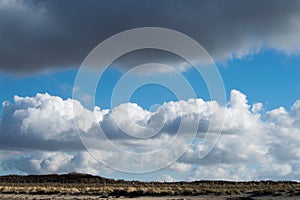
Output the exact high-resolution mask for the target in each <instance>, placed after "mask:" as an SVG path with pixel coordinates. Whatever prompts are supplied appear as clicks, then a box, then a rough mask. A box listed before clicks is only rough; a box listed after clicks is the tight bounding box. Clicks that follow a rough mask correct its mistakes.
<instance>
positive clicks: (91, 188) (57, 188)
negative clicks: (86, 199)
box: [0, 173, 300, 197]
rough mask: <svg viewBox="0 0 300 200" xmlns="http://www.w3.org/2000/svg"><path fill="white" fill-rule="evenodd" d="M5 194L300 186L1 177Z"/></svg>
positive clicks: (237, 191)
mask: <svg viewBox="0 0 300 200" xmlns="http://www.w3.org/2000/svg"><path fill="white" fill-rule="evenodd" d="M0 192H1V193H17V194H22V193H23V194H82V195H84V194H88V195H101V196H104V197H108V196H115V197H119V196H126V197H137V196H166V195H208V194H214V195H241V194H247V193H248V194H249V193H251V194H252V196H262V195H274V196H276V195H282V194H290V195H299V194H300V183H298V182H290V181H278V182H274V181H259V182H256V181H251V182H230V181H194V182H172V183H162V182H139V181H124V180H113V179H107V178H103V177H99V176H92V175H88V174H79V173H70V174H62V175H57V174H51V175H28V176H19V175H9V176H1V177H0Z"/></svg>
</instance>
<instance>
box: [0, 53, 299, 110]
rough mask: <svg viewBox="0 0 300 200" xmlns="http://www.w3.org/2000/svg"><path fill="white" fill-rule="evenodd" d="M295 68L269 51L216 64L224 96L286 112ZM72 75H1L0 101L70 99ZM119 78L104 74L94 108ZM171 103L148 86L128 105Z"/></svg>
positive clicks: (290, 58) (192, 75)
mask: <svg viewBox="0 0 300 200" xmlns="http://www.w3.org/2000/svg"><path fill="white" fill-rule="evenodd" d="M299 65H300V58H299V56H295V55H287V54H285V53H280V52H277V51H275V50H272V49H266V50H263V51H262V52H260V53H258V54H255V55H249V56H247V57H246V58H242V59H232V60H229V61H228V62H226V63H217V66H218V69H219V71H220V73H221V75H222V78H223V81H224V85H225V89H226V94H227V96H229V94H230V91H231V90H232V89H238V90H240V91H242V92H244V93H245V94H247V95H248V100H249V103H250V104H252V103H255V102H262V103H264V106H265V109H266V110H270V109H274V108H276V107H279V106H283V107H285V108H287V109H289V108H290V106H291V105H292V104H293V103H294V102H295V101H296V100H297V99H300V93H299V92H298V91H300V83H299V81H300V79H299V76H300V67H299ZM76 72H77V70H76V69H66V70H54V71H52V72H44V73H42V74H35V75H27V76H13V75H11V74H6V73H1V82H0V85H1V96H0V98H1V99H0V100H1V102H3V101H12V100H13V97H14V95H19V96H34V95H35V94H36V93H45V92H47V93H49V94H51V95H56V96H60V97H62V98H64V99H66V98H71V97H72V88H73V84H74V80H75V77H76ZM184 75H185V77H186V78H187V79H188V80H189V81H190V83H191V84H192V86H193V88H195V91H196V94H197V97H198V98H203V99H205V100H210V97H209V93H208V91H207V88H206V86H205V83H204V82H203V80H202V79H201V78H200V77H199V75H198V74H197V73H196V72H195V71H194V70H193V69H190V70H189V71H187V72H184ZM121 76H122V71H121V70H119V69H117V68H110V69H109V70H107V72H106V73H105V75H104V76H103V78H102V79H101V83H103V85H104V86H103V87H101V88H98V89H99V90H98V91H97V92H96V97H95V101H96V105H98V106H100V107H101V108H111V105H110V103H111V102H110V98H111V93H112V91H113V88H114V85H115V84H116V82H117V81H118V79H119V78H120V77H121ZM99 87H100V86H99ZM153 93H155V95H153ZM171 100H173V101H175V100H176V96H175V95H174V94H173V93H172V92H171V91H170V90H168V89H167V88H164V87H162V86H159V85H154V84H150V85H147V86H143V87H141V88H140V89H139V90H137V91H135V93H134V94H133V96H132V99H131V102H134V103H138V104H139V105H140V106H142V107H143V108H145V109H149V108H150V107H151V106H152V105H153V104H162V103H164V102H168V101H171ZM1 110H2V108H1Z"/></svg>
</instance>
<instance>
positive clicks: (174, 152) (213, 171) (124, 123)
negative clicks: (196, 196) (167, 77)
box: [0, 90, 300, 180]
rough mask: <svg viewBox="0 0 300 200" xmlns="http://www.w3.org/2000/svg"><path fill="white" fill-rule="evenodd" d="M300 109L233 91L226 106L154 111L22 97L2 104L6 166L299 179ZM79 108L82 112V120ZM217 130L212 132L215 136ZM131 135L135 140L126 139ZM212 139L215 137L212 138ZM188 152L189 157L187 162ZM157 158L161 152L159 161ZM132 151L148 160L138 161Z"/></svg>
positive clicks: (0, 138)
mask: <svg viewBox="0 0 300 200" xmlns="http://www.w3.org/2000/svg"><path fill="white" fill-rule="evenodd" d="M299 102H300V101H299V100H298V101H296V102H295V104H294V105H292V106H291V108H290V109H289V110H287V109H285V108H283V107H279V108H276V109H273V110H270V111H265V110H262V109H261V108H262V107H263V105H262V104H261V103H255V104H253V105H249V103H248V101H247V97H246V95H245V94H243V93H241V92H240V91H237V90H232V91H231V95H230V100H229V102H228V104H227V105H223V106H221V105H218V103H217V102H214V101H203V100H202V99H189V100H187V101H178V102H166V103H164V104H163V105H161V106H160V107H158V109H157V110H156V111H154V112H150V111H147V110H144V109H143V108H141V107H140V106H138V105H137V104H132V103H127V104H122V105H120V106H118V107H115V108H113V109H110V110H102V109H101V108H99V107H95V108H94V109H93V110H87V109H85V108H84V107H83V106H82V105H81V104H80V102H78V101H76V100H71V99H66V100H64V99H62V98H60V97H57V96H51V95H49V94H47V93H46V94H37V95H36V96H34V97H18V96H15V98H14V102H13V103H11V102H4V103H3V115H2V119H1V124H0V144H1V146H0V148H1V151H0V154H1V155H0V157H1V158H2V159H1V160H2V162H1V164H0V166H1V168H2V170H3V171H8V170H10V169H14V170H17V171H19V172H22V173H63V172H69V171H80V172H88V173H92V174H101V173H112V169H108V168H107V167H112V168H114V167H115V168H117V166H124V167H123V168H122V169H123V170H130V169H137V170H140V171H142V170H145V171H147V170H151V169H156V168H159V167H161V166H162V164H165V166H166V167H167V168H165V169H163V170H164V171H162V174H166V175H170V174H171V175H172V174H173V173H174V172H176V173H178V174H185V175H187V178H186V179H187V180H194V179H230V180H258V179H275V180H288V179H289V180H291V179H292V180H298V177H299V171H300V162H299V160H300V149H299V146H300V139H299V132H300V126H299V119H300V114H299V108H300V103H299ZM73 106H75V107H76V108H77V112H76V113H75V116H74V113H73ZM197 108H198V109H197ZM220 110H225V111H226V112H225V113H226V115H225V119H224V127H223V132H222V135H221V137H220V139H219V141H218V143H217V144H216V145H215V147H214V148H213V149H212V151H211V152H210V153H209V154H208V155H207V156H205V157H204V158H202V159H200V158H199V154H200V153H201V152H203V151H206V150H207V148H208V146H207V145H206V144H205V143H203V142H204V141H203V135H202V134H203V133H204V131H206V130H207V126H208V125H209V123H210V120H211V117H212V116H214V115H216V116H217V115H218V114H219V113H220ZM114 113H115V114H117V115H116V116H117V119H116V118H114V115H113V114H114ZM197 115H199V118H200V120H199V126H198V128H197V131H198V135H197V137H196V138H195V140H194V141H193V143H192V144H191V145H190V143H189V142H190V141H191V138H190V137H189V136H190V133H189V131H190V130H189V128H188V127H189V126H190V124H192V123H195V122H197V121H196V120H195V119H196V117H195V116H197ZM76 119H78V122H80V123H79V124H77V130H78V131H79V133H80V135H81V136H84V137H86V138H88V139H89V140H88V141H91V144H92V145H91V147H92V148H89V152H87V151H86V150H85V149H84V147H83V145H82V144H81V142H80V140H79V138H78V135H77V133H76V132H75V131H74V124H73V122H74V120H76ZM116 121H117V122H116ZM217 122H218V121H217ZM161 123H162V124H163V125H162V124H161ZM179 123H183V124H185V125H184V127H186V128H185V129H183V130H184V132H183V133H182V135H181V136H180V137H175V136H176V135H175V133H176V130H177V129H178V127H179ZM215 125H216V124H212V125H211V126H212V129H211V130H214V126H215ZM99 127H102V129H103V130H104V131H105V133H106V134H107V137H108V138H109V139H110V141H111V142H112V143H114V144H115V145H117V146H118V147H120V148H122V149H123V151H121V150H120V151H116V150H114V149H111V148H109V147H111V146H109V145H110V142H108V141H107V138H104V137H100V136H99V133H100V132H99V130H100V129H99ZM203 127H204V128H203ZM126 128H127V129H126ZM128 130H131V133H130V134H131V135H128V134H127V133H126V131H128ZM151 131H152V132H151ZM153 131H157V132H158V134H157V135H154V136H149V135H147V134H148V133H149V132H150V133H155V132H153ZM213 134H214V133H213V132H211V133H208V135H209V136H212V135H213ZM137 136H139V138H136V137H137ZM142 136H143V137H146V138H143V137H142ZM210 139H211V137H207V140H210ZM170 141H174V145H171V146H170V147H169V148H164V147H165V146H166V145H167V144H169V143H170ZM184 150H187V151H186V152H185V153H184V154H183V155H182V156H181V152H182V151H184ZM153 151H154V152H155V151H157V153H153V154H152V153H151V152H153ZM130 152H134V153H138V154H139V153H140V154H141V156H140V157H138V159H137V157H135V156H133V154H131V153H130ZM178 157H180V158H179V159H177V160H176V162H174V163H173V161H174V158H178ZM95 158H96V159H98V160H101V161H102V162H103V163H104V164H106V165H103V163H102V164H101V162H98V161H97V160H96V159H95ZM166 161H170V162H166ZM170 164H171V165H170ZM99 169H101V170H103V171H100V170H99ZM169 173H170V174H169ZM172 176H173V175H172ZM175 178H176V179H177V177H175Z"/></svg>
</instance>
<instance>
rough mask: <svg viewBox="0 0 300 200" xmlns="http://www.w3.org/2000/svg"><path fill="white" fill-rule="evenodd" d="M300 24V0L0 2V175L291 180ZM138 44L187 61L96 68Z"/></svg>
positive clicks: (298, 117)
mask: <svg viewBox="0 0 300 200" xmlns="http://www.w3.org/2000/svg"><path fill="white" fill-rule="evenodd" d="M299 20H300V2H299V1H289V2H284V1H277V0H275V1H248V2H241V1H237V0H229V1H218V0H213V1H189V3H186V2H184V1H180V0H175V1H174V0H173V1H169V0H166V1H163V2H161V1H156V0H154V1H137V0H128V1H117V0H113V1H96V0H87V1H83V0H73V1H71V0H66V1H58V0H51V1H50V0H30V1H23V0H3V1H1V2H0V44H1V45H0V102H1V103H2V107H0V174H3V175H4V174H12V173H13V174H49V173H69V172H74V171H76V172H80V173H90V174H95V175H100V176H104V177H109V178H115V179H126V180H145V181H150V180H155V181H181V180H185V181H192V180H203V179H205V180H266V179H271V180H297V181H299V177H300V176H299V175H300V148H299V147H300V93H299V91H300V79H299V77H300V37H299V34H300V25H299V23H298V22H299ZM143 27H157V28H159V29H143ZM131 29H133V30H134V31H135V30H136V32H134V31H133V32H130V31H127V30H131ZM140 30H141V31H140ZM144 30H146V32H145V33H146V35H145V34H144V32H142V31H144ZM156 30H158V33H159V34H157V35H156V32H155V31H156ZM167 30H174V31H176V33H178V32H180V33H182V34H179V35H176V34H175V32H168V31H167ZM124 31H125V32H124ZM126 31H127V32H126ZM139 31H140V32H139ZM147 31H148V32H147ZM151 31H153V32H151ZM132 33H134V34H136V35H134V34H133V35H130V34H132ZM164 33H168V34H169V35H168V36H169V37H162V35H163V34H164ZM173 33H174V34H175V35H172V34H173ZM116 34H118V35H116ZM126 34H127V36H126ZM142 34H144V35H142ZM183 35H184V36H183ZM123 36H124V38H125V40H122V39H124V38H122V37H123ZM125 36H126V37H128V38H131V40H126V37H125ZM175 36H176V37H177V36H178V38H177V39H174V38H176V37H175ZM179 36H180V37H179ZM143 38H144V40H145V43H143V42H144V41H143ZM161 38H163V39H162V40H161ZM182 38H184V39H185V40H184V41H186V42H181V39H182ZM187 38H190V39H191V40H190V39H187ZM109 39H111V40H109ZM140 41H142V42H140ZM192 41H194V42H196V43H197V44H199V45H200V46H197V45H196V46H197V47H201V48H200V50H199V52H200V54H201V55H199V54H197V53H198V51H197V50H198V49H195V48H193V47H194V46H192V44H194V43H190V42H192ZM105 42H106V43H105ZM147 42H148V43H149V44H150V46H151V45H152V44H153V46H155V45H154V44H156V46H161V47H162V48H165V49H167V47H172V48H173V47H174V48H177V50H178V51H177V52H183V53H184V54H182V55H186V57H183V56H182V55H176V53H174V51H173V52H168V51H166V50H164V49H155V48H149V47H148V48H144V49H139V50H133V51H128V52H127V53H126V54H123V55H119V56H118V57H117V58H115V59H114V60H113V62H111V63H110V65H108V66H105V65H101V64H99V63H104V61H105V60H106V59H109V58H110V57H113V55H116V54H117V52H122V51H126V50H127V49H126V48H128V49H129V47H132V48H133V47H134V46H138V45H141V44H146V43H147ZM148 43H147V44H148ZM188 44H191V45H188ZM99 49H100V50H101V51H100V50H99ZM181 50H182V51H181ZM99 52H100V53H99ZM93 55H96V57H93ZM207 60H209V62H210V64H211V65H207ZM90 63H92V65H91V66H90V65H89V64H90ZM94 63H97V67H96V64H94ZM147 63H148V65H144V64H147ZM149 63H150V64H149ZM157 63H160V64H161V65H158V64H157ZM94 65H95V66H94ZM98 65H99V66H98ZM89 70H90V71H89ZM202 70H203V71H202ZM210 70H211V71H210ZM99 72H101V74H99ZM206 72H207V74H208V75H209V73H210V72H214V73H215V74H213V75H214V76H213V77H212V79H210V78H211V77H206V75H207V74H206ZM100 75H101V76H100ZM82 77H84V78H83V79H81V78H82ZM97 78H99V81H96V82H94V81H95V80H97ZM219 81H220V83H222V85H221V87H220V85H218V83H219ZM93 83H96V85H95V86H94V85H93ZM140 83H142V84H141V85H138V87H136V88H134V87H133V85H134V84H140ZM161 83H164V85H162V84H161ZM93 88H95V89H93ZM130 89H132V90H130ZM211 89H212V90H213V91H212V90H211ZM214 94H217V96H220V97H222V98H221V100H219V98H215V97H216V96H214ZM222 100H224V101H222Z"/></svg>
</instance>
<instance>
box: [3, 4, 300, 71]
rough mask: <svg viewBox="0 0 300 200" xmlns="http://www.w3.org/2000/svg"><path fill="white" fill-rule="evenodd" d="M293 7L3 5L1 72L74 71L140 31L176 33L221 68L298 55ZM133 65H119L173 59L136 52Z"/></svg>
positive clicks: (298, 29) (296, 7) (296, 10)
mask: <svg viewBox="0 0 300 200" xmlns="http://www.w3.org/2000/svg"><path fill="white" fill-rule="evenodd" d="M170 5H172V6H170ZM299 7H300V3H299V2H298V1H293V2H283V1H280V0H276V1H249V2H240V1H236V0H230V1H218V0H214V1H192V2H190V3H188V4H186V3H185V2H182V1H179V0H176V1H168V0H167V1H163V2H161V1H156V0H155V1H147V2H141V1H137V0H131V1H126V2H123V1H96V0H88V1H84V2H83V1H80V0H75V1H69V0H67V1H59V0H51V1H49V0H44V1H33V0H30V1H23V0H18V1H13V0H5V1H1V3H0V43H1V47H0V69H1V70H2V71H9V72H13V73H27V74H30V73H32V72H38V71H43V70H47V69H51V68H55V67H78V66H79V65H80V64H81V62H82V61H83V59H84V58H85V57H86V55H87V54H88V52H90V51H91V50H92V49H93V48H94V47H95V46H96V45H97V44H99V43H100V42H101V41H103V40H104V39H106V38H108V37H110V36H112V35H114V34H116V33H119V32H121V31H125V30H127V29H131V28H136V27H145V26H157V27H165V28H171V29H175V30H178V31H181V32H183V33H185V34H187V35H189V36H191V37H192V38H194V39H195V40H197V41H198V42H199V43H200V44H201V45H203V46H204V48H205V49H206V50H207V51H208V52H209V53H210V54H211V55H212V56H213V58H214V59H215V60H217V61H221V62H222V61H226V60H228V59H231V58H242V57H244V56H247V55H249V54H253V53H257V52H259V51H260V50H261V49H262V48H274V49H275V50H277V51H281V52H285V53H287V54H296V55H298V54H299V52H300V51H299V50H300V49H299V43H300V39H299V37H298V36H299V33H300V26H299V23H298V22H299V16H300V15H299V14H300V8H299ZM133 54H135V53H133ZM144 55H146V56H144ZM147 55H148V56H147ZM135 58H136V59H131V57H128V58H127V59H126V58H124V59H123V61H120V63H119V64H120V65H124V67H125V68H128V66H129V67H130V66H131V65H132V64H137V63H139V62H149V61H154V60H156V61H158V62H167V63H169V64H172V63H174V62H173V59H174V56H170V55H166V54H164V55H162V53H161V52H142V53H141V52H136V56H135ZM170 59H171V60H170ZM128 60H135V63H131V62H127V61H128ZM176 62H177V61H176ZM176 62H175V63H176Z"/></svg>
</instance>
